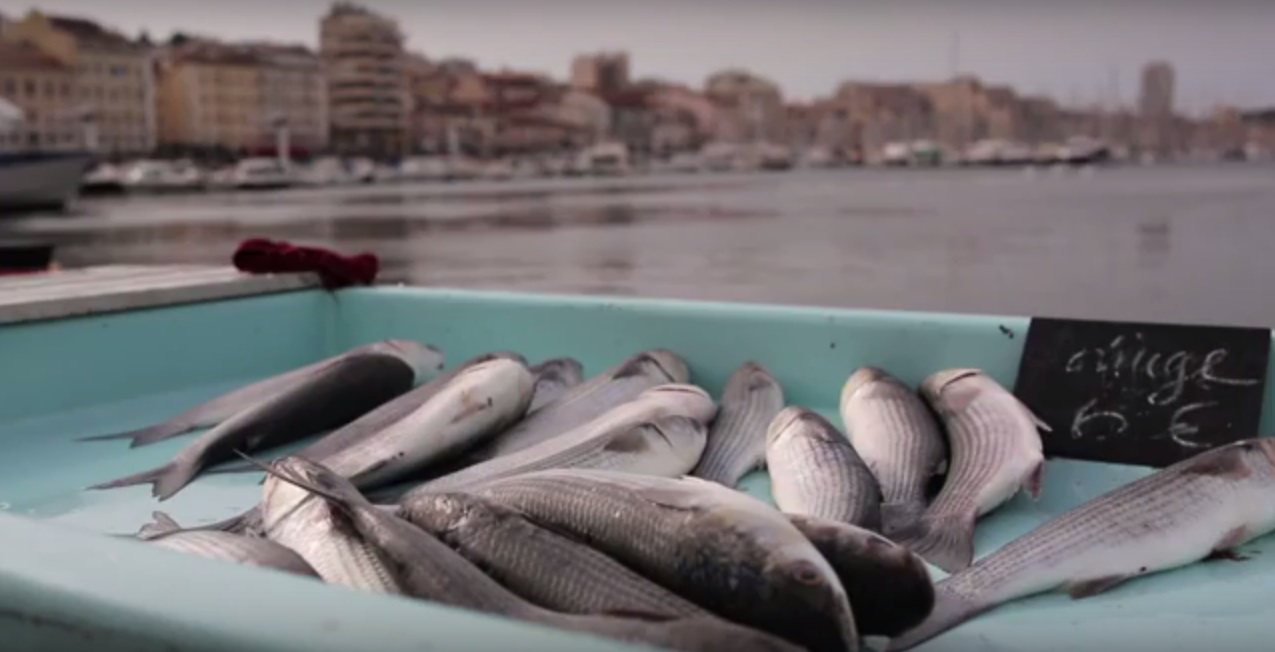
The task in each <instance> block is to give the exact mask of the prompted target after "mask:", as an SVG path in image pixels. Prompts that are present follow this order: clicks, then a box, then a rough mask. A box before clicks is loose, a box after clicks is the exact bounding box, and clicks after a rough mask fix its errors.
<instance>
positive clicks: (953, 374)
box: [921, 367, 986, 401]
mask: <svg viewBox="0 0 1275 652" xmlns="http://www.w3.org/2000/svg"><path fill="white" fill-rule="evenodd" d="M983 375H986V374H985V373H984V372H983V370H982V369H974V368H970V367H963V368H958V369H944V370H943V371H938V372H935V373H933V374H930V376H929V377H928V378H926V379H925V380H923V381H921V393H922V394H924V395H925V396H926V397H927V398H929V399H930V400H931V401H934V400H937V399H938V397H939V396H940V395H942V394H943V390H944V389H946V388H947V387H948V386H950V385H951V384H952V383H955V382H957V381H959V380H964V379H966V378H971V377H974V376H983Z"/></svg>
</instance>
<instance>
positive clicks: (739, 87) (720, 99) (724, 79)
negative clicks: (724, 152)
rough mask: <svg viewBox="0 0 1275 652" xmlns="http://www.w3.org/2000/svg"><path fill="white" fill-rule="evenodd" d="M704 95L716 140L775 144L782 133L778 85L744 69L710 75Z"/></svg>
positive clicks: (782, 113) (780, 98)
mask: <svg viewBox="0 0 1275 652" xmlns="http://www.w3.org/2000/svg"><path fill="white" fill-rule="evenodd" d="M704 93H705V94H706V95H707V96H708V97H709V99H710V100H712V101H713V103H714V106H715V117H716V120H717V126H716V128H715V134H714V135H715V138H716V139H717V140H720V141H724V142H741V141H772V142H775V141H778V140H780V139H781V138H783V134H784V119H785V115H784V113H785V111H784V99H783V95H782V94H781V93H780V92H779V86H778V85H776V84H775V83H774V82H772V81H770V80H769V79H765V78H763V77H759V76H757V75H754V74H751V73H749V72H746V71H743V70H724V71H722V72H719V73H716V74H713V75H711V76H709V78H708V80H707V81H706V82H705V83H704Z"/></svg>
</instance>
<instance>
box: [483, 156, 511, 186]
mask: <svg viewBox="0 0 1275 652" xmlns="http://www.w3.org/2000/svg"><path fill="white" fill-rule="evenodd" d="M513 177H514V166H513V165H510V163H509V161H506V160H504V159H496V160H494V161H490V162H488V163H486V164H485V165H483V171H482V178H483V179H485V180H487V181H508V180H510V179H512V178H513Z"/></svg>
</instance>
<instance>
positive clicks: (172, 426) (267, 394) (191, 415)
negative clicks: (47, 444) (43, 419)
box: [76, 340, 444, 448]
mask: <svg viewBox="0 0 1275 652" xmlns="http://www.w3.org/2000/svg"><path fill="white" fill-rule="evenodd" d="M395 351H398V352H400V354H401V355H403V356H404V358H405V359H407V358H411V359H413V360H416V361H418V362H417V367H418V368H417V380H418V381H420V380H425V379H427V378H429V377H431V376H432V375H433V374H437V373H438V372H440V371H442V369H443V364H444V357H443V353H442V352H441V351H439V350H438V349H437V348H435V347H432V346H429V345H425V344H420V343H418V342H414V341H412V340H384V341H381V342H376V343H373V344H368V345H365V346H360V347H357V348H354V349H351V350H349V351H347V352H345V353H343V354H341V355H338V356H334V357H331V358H328V359H326V360H320V361H319V362H315V363H312V364H308V365H306V366H304V367H301V368H300V369H294V370H292V371H289V372H286V373H282V374H279V375H276V376H271V377H270V378H266V379H264V380H260V381H257V382H255V383H252V384H249V385H247V386H245V387H241V388H239V389H236V390H234V391H232V392H229V393H226V394H223V395H221V396H218V397H216V398H213V399H211V400H208V401H205V402H203V403H200V404H199V405H196V406H194V407H192V408H190V409H188V410H186V411H185V412H182V413H181V414H178V415H176V416H173V417H172V418H170V419H168V420H167V421H163V422H161V423H157V424H152V425H149V426H146V427H144V428H138V429H136V430H129V431H127V432H118V433H111V434H106V435H93V436H90V437H81V438H79V439H77V440H76V441H106V440H115V439H130V440H132V441H131V443H130V444H129V448H138V447H141V446H147V445H149V444H154V443H156V442H161V441H165V440H167V439H172V438H173V437H177V436H179V435H184V434H186V433H188V432H192V431H195V430H202V429H204V428H212V427H214V426H216V425H218V424H220V423H222V422H223V421H226V420H227V419H230V418H231V417H233V416H235V415H236V414H239V413H240V412H243V411H244V410H247V409H249V408H251V407H254V406H256V405H260V404H261V403H263V402H265V401H268V400H271V399H273V398H275V397H277V396H279V395H280V394H282V393H284V392H286V391H288V390H289V389H292V388H294V387H296V386H298V385H300V384H302V383H304V382H306V381H307V380H308V379H311V378H313V377H315V375H316V374H319V373H321V372H323V371H324V370H325V369H327V368H328V367H330V366H332V365H333V364H336V363H338V362H340V361H341V360H345V359H348V358H350V357H352V356H357V355H362V354H364V353H393V352H395Z"/></svg>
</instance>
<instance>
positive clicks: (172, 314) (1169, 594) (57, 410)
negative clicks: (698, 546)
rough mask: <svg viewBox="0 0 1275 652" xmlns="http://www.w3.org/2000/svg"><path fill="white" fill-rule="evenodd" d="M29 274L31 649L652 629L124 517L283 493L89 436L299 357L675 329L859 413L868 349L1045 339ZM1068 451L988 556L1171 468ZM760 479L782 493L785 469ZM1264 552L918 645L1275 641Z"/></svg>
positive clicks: (577, 638)
mask: <svg viewBox="0 0 1275 652" xmlns="http://www.w3.org/2000/svg"><path fill="white" fill-rule="evenodd" d="M13 278H14V280H13V281H12V283H13V285H11V286H5V285H4V283H5V281H3V280H0V351H4V352H5V359H4V361H5V364H3V365H0V395H2V396H4V397H5V401H4V406H5V409H4V410H3V411H0V442H3V446H4V455H3V456H0V462H3V464H5V465H6V466H4V473H0V501H3V502H4V504H5V505H6V509H5V510H3V511H2V512H0V540H3V541H4V542H5V554H4V555H0V575H3V577H5V578H6V579H5V585H6V586H7V587H10V588H9V590H3V591H0V609H2V610H4V611H6V612H11V613H21V614H23V617H21V618H7V619H0V635H2V636H4V640H9V641H21V642H22V644H21V645H20V649H50V650H54V649H56V650H66V651H68V652H97V651H99V650H102V649H103V647H102V645H103V644H102V640H103V639H101V638H100V637H97V636H81V635H78V634H75V635H68V634H67V629H66V628H64V627H50V626H48V623H49V622H54V621H56V622H68V623H74V627H75V630H74V631H75V632H108V631H109V632H111V634H110V638H109V641H110V649H112V650H151V649H155V650H158V649H170V648H171V649H179V648H181V649H187V648H189V649H201V650H203V649H207V650H220V649H226V650H232V649H233V650H248V649H251V650H253V652H296V651H298V650H305V651H307V652H348V651H349V650H353V649H365V648H366V646H367V641H374V640H385V639H384V637H385V636H386V632H393V641H394V643H393V645H392V646H389V647H392V649H394V650H413V649H419V650H423V649H436V648H440V647H441V648H442V649H449V650H451V649H468V650H558V651H561V652H586V651H588V652H623V651H625V650H629V649H635V648H632V647H630V646H628V645H625V644H621V643H618V642H615V641H611V640H607V639H601V638H596V637H592V636H587V635H584V634H579V633H572V632H567V631H563V630H556V629H552V628H548V627H544V626H540V625H532V624H527V623H521V622H518V621H515V620H511V619H506V618H502V617H499V616H495V615H491V614H484V613H479V612H477V611H466V610H461V609H457V608H455V607H453V606H447V605H444V604H441V603H438V602H432V601H424V600H414V599H405V598H404V597H402V596H397V595H387V594H384V593H379V592H373V591H354V590H345V589H341V588H338V587H333V586H330V585H325V584H324V583H322V582H319V581H314V580H311V579H309V578H305V579H300V578H297V577H295V576H292V575H289V574H286V573H281V572H272V571H270V570H268V569H261V568H252V567H248V566H241V565H235V564H231V563H225V562H219V561H213V560H208V559H203V558H201V557H199V556H196V555H189V554H185V555H184V554H177V553H174V552H172V551H167V550H161V549H160V548H158V547H156V546H149V545H144V544H142V543H140V542H139V541H137V540H134V539H132V538H130V537H127V536H106V535H110V534H114V535H121V534H129V533H132V532H135V531H136V529H137V527H138V525H139V524H141V523H145V522H147V521H149V520H150V519H151V512H152V511H154V510H155V509H170V510H172V512H173V514H174V516H176V518H177V519H178V520H179V521H180V522H182V524H203V523H209V522H212V521H214V520H218V519H222V518H224V517H226V516H227V515H229V514H235V513H238V512H241V511H242V510H244V509H246V508H248V507H250V506H251V505H253V504H255V503H256V502H257V501H259V500H260V499H261V485H260V484H259V481H260V477H261V476H260V474H229V475H218V476H216V477H206V478H201V479H199V480H197V481H196V482H194V483H193V484H192V485H191V486H189V487H187V488H186V489H185V491H184V492H183V494H182V496H181V498H182V500H180V501H175V503H167V504H166V505H165V506H158V505H157V503H155V501H154V500H152V499H151V497H150V496H149V495H148V493H147V491H146V490H145V489H143V488H140V487H135V488H132V489H118V490H114V492H94V493H86V492H85V490H84V489H83V487H85V486H88V485H89V484H91V483H93V482H98V481H101V480H102V479H103V478H110V477H114V476H117V475H118V474H119V473H120V472H121V471H122V470H126V469H137V468H145V467H146V466H147V465H149V464H151V463H154V462H156V461H157V460H161V459H163V458H164V457H166V456H167V455H168V454H169V451H153V450H150V449H146V450H144V451H139V450H138V449H130V448H129V447H128V446H127V445H122V444H119V443H116V444H115V445H112V444H110V443H101V442H99V443H97V444H88V443H76V442H73V441H72V440H73V439H75V438H76V437H79V436H84V435H91V434H100V433H101V432H103V431H112V430H126V429H130V428H135V427H138V426H139V425H142V424H146V423H151V422H154V420H156V419H158V418H163V417H164V416H167V415H168V414H170V413H175V412H177V411H178V410H180V409H184V408H185V407H188V406H190V405H192V404H194V403H196V402H198V401H202V400H205V399H207V398H211V397H213V396H216V395H218V394H220V393H222V392H225V391H227V390H229V389H231V388H235V387H239V386H242V385H244V384H246V383H249V382H253V381H256V380H258V379H261V378H264V377H266V376H270V375H273V374H277V373H281V372H284V371H287V370H290V369H295V368H296V367H297V366H298V365H300V364H305V363H309V362H313V361H317V360H321V359H324V358H326V357H328V356H331V355H333V354H335V353H337V352H340V351H344V350H347V349H349V348H350V347H353V346H357V345H361V344H366V343H371V342H375V341H379V340H383V339H387V338H402V337H409V338H417V339H419V340H420V341H422V342H428V343H429V344H431V345H434V346H437V347H438V348H439V349H440V350H441V351H443V352H444V353H445V355H446V359H447V364H448V366H449V367H452V368H454V367H455V366H456V365H458V364H460V363H461V362H462V361H463V360H465V359H466V358H468V357H469V356H472V355H475V354H478V353H481V352H486V351H497V350H500V351H516V352H518V353H520V354H522V355H524V356H525V357H526V358H527V359H528V360H530V361H541V360H545V359H547V358H550V357H554V356H562V355H572V356H575V357H577V358H578V359H579V361H580V362H581V363H582V364H583V365H584V367H585V368H586V369H590V370H600V369H606V368H609V367H611V366H612V365H614V364H616V363H617V362H618V361H620V360H623V359H625V358H626V357H628V356H630V355H633V354H634V353H637V352H639V351H643V350H648V349H650V348H653V347H660V348H663V349H667V350H669V351H672V352H675V353H676V354H678V355H679V356H681V357H682V358H683V359H684V360H685V362H686V364H687V366H688V367H689V369H690V371H691V379H692V381H693V382H695V383H699V384H702V385H703V387H704V388H705V389H706V390H707V391H708V392H710V393H711V394H712V395H713V396H715V397H719V396H721V392H722V389H723V387H722V386H723V384H724V382H725V380H726V379H727V378H728V377H729V376H730V374H731V373H732V372H733V371H734V370H735V369H737V368H739V367H740V365H742V364H743V363H745V362H746V361H750V360H753V361H756V362H757V363H759V364H762V365H764V366H765V368H766V369H767V370H768V371H769V372H770V373H771V374H772V375H773V376H774V378H775V379H776V380H777V381H778V382H779V383H780V384H781V385H782V386H783V388H784V399H785V402H786V403H788V404H791V405H801V406H808V407H810V408H811V409H814V410H816V411H818V412H820V413H822V414H825V415H829V417H830V419H831V420H834V421H838V419H837V417H836V415H837V414H838V401H839V396H840V394H841V390H842V387H843V385H844V384H845V383H846V379H847V377H848V376H849V375H850V373H851V372H853V371H854V370H855V369H857V368H861V367H864V366H876V367H881V368H884V369H886V370H887V371H888V372H889V373H891V374H892V375H894V376H896V377H897V378H899V379H900V380H901V381H902V382H903V383H905V384H906V385H907V386H909V387H914V386H916V385H917V384H918V383H919V382H920V381H921V380H922V379H923V378H925V377H927V376H928V375H930V374H932V373H934V372H935V371H938V370H940V369H947V368H953V367H971V368H978V369H981V370H982V371H983V372H985V373H986V375H987V376H989V377H991V378H992V379H994V380H996V381H998V382H999V383H1000V384H1002V385H1004V386H1006V387H1012V386H1013V384H1014V381H1015V379H1016V377H1017V375H1018V370H1019V366H1020V362H1021V359H1022V357H1023V350H1024V349H1023V347H1024V337H1022V336H1021V334H1024V333H1027V332H1028V329H1029V327H1030V326H1031V324H1032V320H1031V319H1030V318H1028V317H1025V316H1000V315H974V314H947V313H919V312H895V311H886V310H854V309H839V308H819V307H797V306H778V305H756V304H741V303H715V302H693V301H676V300H661V299H637V298H620V297H609V296H608V297H596V296H595V297H587V296H560V295H535V294H515V293H507V292H472V291H461V290H448V289H432V288H431V289H426V288H414V287H371V288H356V289H345V290H339V291H336V292H328V291H325V290H323V289H321V288H320V287H318V281H317V279H315V278H313V277H312V276H310V275H297V274H270V275H261V276H250V275H242V274H238V273H237V272H235V271H234V270H233V269H230V268H224V269H218V268H211V269H209V268H192V267H188V266H184V267H180V268H171V269H167V268H148V267H138V266H128V267H123V268H114V267H106V268H91V269H86V270H66V271H63V272H59V273H55V274H49V275H47V277H46V278H45V279H44V280H40V281H35V282H33V279H32V277H29V276H24V277H13ZM1015 334H1019V335H1020V336H1018V337H1015ZM1263 368H1265V367H1264V366H1263ZM122 369H127V373H122V372H121V370H122ZM1271 373H1272V370H1271V369H1266V371H1265V374H1266V377H1265V378H1264V380H1265V383H1266V385H1265V386H1266V388H1267V389H1266V390H1265V402H1266V405H1265V407H1264V408H1263V416H1264V417H1265V420H1266V421H1268V422H1269V420H1270V419H1271V418H1272V413H1271V411H1272V409H1275V408H1273V406H1275V397H1273V396H1272V394H1271V390H1270V388H1271V386H1272V385H1271V377H1270V375H1271ZM1104 382H1105V381H1104ZM1082 399H1083V397H1082ZM834 425H835V424H834ZM1061 428H1062V426H1057V425H1056V426H1055V429H1056V430H1058V429H1061ZM1264 430H1265V429H1264ZM173 443H176V442H173ZM171 450H172V449H171V448H170V451H171ZM1045 466H1046V468H1045V471H1044V478H1045V485H1044V488H1043V493H1042V494H1041V497H1040V499H1039V500H1036V501H1033V500H1028V499H1026V498H1023V497H1019V498H1017V499H1015V500H1012V501H1010V502H1009V503H1007V504H1005V505H1004V506H1002V507H1001V508H1000V509H998V510H997V511H996V512H995V513H993V514H991V515H989V516H987V517H985V518H983V519H981V520H980V521H979V524H978V536H977V539H976V541H975V552H976V553H977V554H976V556H977V557H982V556H983V555H986V554H988V553H989V552H991V551H992V550H994V549H995V548H997V547H999V546H1000V545H1002V544H1003V543H1005V542H1006V541H1009V540H1011V539H1013V538H1014V537H1016V536H1019V535H1021V534H1023V533H1025V532H1027V531H1029V530H1030V529H1032V528H1033V527H1036V526H1038V525H1040V524H1041V523H1043V522H1045V521H1046V520H1047V519H1050V518H1053V517H1056V516H1058V515H1059V514H1061V513H1063V512H1065V511H1066V510H1069V509H1071V508H1073V507H1075V506H1077V505H1079V504H1081V503H1083V502H1084V501H1087V500H1089V499H1092V498H1094V497H1095V496H1098V495H1100V494H1102V493H1104V492H1106V491H1108V490H1110V489H1113V488H1115V487H1117V486H1121V485H1123V484H1125V483H1127V482H1129V481H1131V480H1133V479H1135V478H1140V477H1143V476H1146V475H1147V474H1149V473H1150V472H1152V471H1153V469H1151V468H1148V467H1143V466H1130V465H1122V464H1109V463H1097V462H1089V461H1083V460H1076V459H1056V458H1050V459H1048V460H1047V461H1046V462H1045ZM1236 469H1238V470H1240V471H1247V467H1244V466H1239V467H1234V466H1231V465H1221V464H1215V465H1212V466H1209V467H1207V468H1205V467H1203V466H1202V467H1200V468H1199V469H1198V471H1199V474H1200V475H1201V476H1209V477H1210V478H1212V479H1214V480H1216V481H1217V482H1222V481H1224V480H1225V479H1227V478H1229V477H1232V476H1240V477H1243V475H1244V474H1243V473H1231V474H1230V475H1226V474H1224V473H1223V472H1233V471H1235V470H1236ZM739 488H740V490H741V491H742V492H744V493H746V494H748V495H751V496H753V497H754V498H756V499H759V500H761V501H764V502H767V503H770V504H773V501H772V498H771V488H770V483H769V476H768V474H767V472H765V471H763V470H758V471H754V472H751V473H750V474H749V475H748V476H746V477H745V478H744V479H743V481H742V483H741V484H740V486H739ZM169 505H171V507H169ZM1122 513H1123V512H1122ZM1212 542H1213V539H1208V544H1209V545H1212ZM1244 550H1245V552H1246V553H1251V554H1250V555H1249V560H1248V561H1245V562H1244V563H1232V562H1216V563H1199V564H1193V565H1190V566H1187V567H1184V568H1181V569H1177V570H1171V571H1166V572H1162V573H1159V574H1157V575H1155V576H1152V577H1147V578H1137V579H1132V578H1130V581H1128V582H1127V583H1125V584H1122V585H1121V586H1118V587H1116V588H1113V589H1111V590H1109V591H1105V592H1103V593H1102V594H1101V595H1096V596H1094V597H1088V598H1086V599H1083V600H1076V599H1073V598H1071V597H1070V596H1068V595H1066V593H1062V592H1060V593H1056V594H1048V595H1040V596H1036V597H1032V598H1029V599H1024V600H1021V601H1016V602H1015V603H1014V604H1013V605H1012V608H1006V609H996V610H993V611H989V612H987V613H984V614H982V615H980V616H978V617H977V618H975V619H973V620H970V621H969V622H966V623H964V624H963V625H961V626H959V627H958V628H956V629H953V630H951V631H949V632H947V633H946V634H944V635H943V636H941V637H939V638H936V639H934V640H933V642H932V644H925V645H923V646H921V647H918V648H915V649H916V650H917V651H918V652H926V651H929V650H933V651H936V652H937V651H939V650H965V649H992V650H1034V649H1039V645H1038V644H1039V642H1040V640H1041V637H1042V636H1044V637H1047V638H1048V639H1049V640H1051V641H1065V642H1066V643H1065V645H1053V646H1051V647H1052V649H1059V650H1067V651H1070V650H1086V649H1104V650H1105V649H1111V650H1123V649H1128V648H1135V649H1147V650H1214V649H1219V647H1220V648H1221V649H1226V650H1230V649H1236V650H1246V649H1254V650H1258V649H1264V648H1263V645H1264V641H1266V640H1267V639H1269V637H1270V636H1271V634H1272V633H1273V632H1275V625H1272V621H1271V620H1270V618H1269V615H1268V614H1267V613H1266V611H1265V609H1263V608H1261V605H1263V604H1265V602H1266V601H1267V600H1268V599H1271V598H1275V536H1267V537H1264V538H1261V539H1257V540H1256V541H1254V542H1252V543H1251V544H1246V545H1245V546H1244ZM174 587H181V589H182V590H175V588H174ZM19 588H20V590H19ZM1106 588H1110V587H1106ZM210 605H215V607H216V608H215V610H213V611H210V608H211V607H210ZM298 605H300V606H302V607H303V608H299V607H298ZM1112 614H1118V617H1114V618H1113V617H1112ZM298 619H300V621H298ZM1131 622H1132V623H1147V624H1153V625H1156V626H1152V627H1130V626H1129V623H1131ZM120 623H127V624H128V626H126V627H125V626H120ZM280 623H291V624H292V625H293V626H280ZM307 623H312V624H314V626H306V624H307ZM322 623H339V624H340V626H339V627H338V626H334V627H324V626H321V624H322ZM1175 624H1180V626H1177V625H1175ZM440 632H446V642H445V643H441V644H440V642H439V636H440ZM1219 641H1225V645H1221V646H1220V645H1219V643H1218V642H1219ZM14 649H19V648H14ZM643 649H645V648H643Z"/></svg>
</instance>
